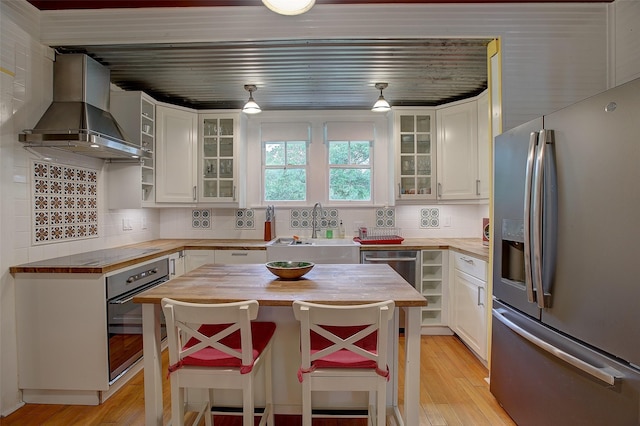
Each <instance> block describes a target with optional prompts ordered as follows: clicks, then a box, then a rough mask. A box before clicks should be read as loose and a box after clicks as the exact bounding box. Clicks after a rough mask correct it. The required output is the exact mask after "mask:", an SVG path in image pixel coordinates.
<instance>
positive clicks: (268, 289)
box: [133, 264, 427, 307]
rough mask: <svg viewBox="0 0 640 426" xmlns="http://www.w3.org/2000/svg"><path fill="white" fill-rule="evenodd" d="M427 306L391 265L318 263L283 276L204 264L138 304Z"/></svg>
mask: <svg viewBox="0 0 640 426" xmlns="http://www.w3.org/2000/svg"><path fill="white" fill-rule="evenodd" d="M380 295H384V297H385V299H391V300H394V301H395V303H396V306H403V307H410V306H427V301H426V299H425V298H424V297H423V296H422V295H421V294H420V293H418V292H417V291H416V289H414V288H413V287H412V286H411V285H409V283H407V282H406V281H405V280H404V279H403V278H402V277H401V276H400V275H398V273H396V272H395V271H394V270H393V269H392V268H391V267H390V266H389V265H380V264H377V265H371V264H367V265H363V264H353V265H346V264H340V265H324V264H322V265H315V266H314V267H313V269H312V270H311V271H309V272H308V273H307V274H306V275H305V276H304V277H302V278H300V279H297V280H282V279H280V278H278V277H276V276H275V275H273V274H272V273H271V272H269V270H268V269H267V268H266V267H265V266H264V265H259V264H249V265H203V266H200V267H199V268H197V269H194V270H193V271H191V272H188V273H186V274H184V275H182V276H180V277H178V278H174V279H173V280H171V281H168V282H166V283H164V284H162V285H160V286H157V287H154V288H152V289H151V290H147V291H145V292H143V293H141V294H139V295H137V296H134V298H133V301H134V302H135V303H155V304H159V303H160V301H161V300H162V298H163V297H168V298H172V299H178V300H181V301H184V302H193V303H226V302H237V301H241V300H246V299H247V297H250V298H251V299H255V300H257V301H258V302H259V303H260V305H261V306H291V303H292V301H294V300H305V301H307V302H315V303H329V304H334V305H347V304H363V303H375V302H380V301H381V299H380V297H381V296H380Z"/></svg>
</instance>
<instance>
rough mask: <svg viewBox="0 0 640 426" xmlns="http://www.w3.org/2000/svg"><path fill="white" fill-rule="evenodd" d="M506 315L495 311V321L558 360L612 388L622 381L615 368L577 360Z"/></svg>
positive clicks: (499, 310) (500, 311) (503, 312)
mask: <svg viewBox="0 0 640 426" xmlns="http://www.w3.org/2000/svg"><path fill="white" fill-rule="evenodd" d="M505 313H507V311H505V310H504V309H493V317H494V318H495V319H497V320H498V321H500V322H501V323H502V324H504V325H505V326H506V327H508V328H509V329H510V330H511V331H513V332H514V333H516V334H518V335H520V337H522V338H523V339H526V340H527V341H529V342H530V343H531V344H533V345H536V346H537V347H539V348H540V349H542V350H544V351H546V352H548V353H549V354H551V355H553V356H555V357H556V358H559V359H561V360H563V361H565V362H566V363H568V364H570V365H572V366H574V367H576V368H578V369H580V370H582V371H584V372H585V373H587V374H589V375H590V376H592V377H595V378H596V379H599V380H601V381H603V382H605V383H607V384H609V385H611V386H615V385H616V382H617V381H620V380H622V377H623V376H622V374H621V373H620V372H619V371H617V370H615V369H614V368H611V367H605V368H601V367H597V366H595V365H592V364H589V363H588V362H585V361H583V360H581V359H580V358H577V357H575V356H573V355H571V354H569V353H567V352H565V351H563V350H562V349H560V348H557V347H555V346H553V345H551V344H549V343H547V342H545V341H544V340H542V339H540V338H539V337H537V336H535V335H533V334H531V333H530V332H528V331H526V330H525V329H524V328H522V327H520V326H519V325H517V324H515V323H514V322H512V321H511V320H509V319H508V318H507V317H506V315H505Z"/></svg>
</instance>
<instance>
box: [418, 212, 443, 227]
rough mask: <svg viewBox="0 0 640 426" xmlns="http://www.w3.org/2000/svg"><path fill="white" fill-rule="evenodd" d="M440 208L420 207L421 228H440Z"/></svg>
mask: <svg viewBox="0 0 640 426" xmlns="http://www.w3.org/2000/svg"><path fill="white" fill-rule="evenodd" d="M439 227H440V209H438V208H430V209H420V228H439Z"/></svg>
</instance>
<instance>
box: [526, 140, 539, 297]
mask: <svg viewBox="0 0 640 426" xmlns="http://www.w3.org/2000/svg"><path fill="white" fill-rule="evenodd" d="M537 142H538V134H537V133H536V132H531V135H529V153H528V154H527V169H526V175H525V182H524V229H523V233H524V285H525V287H526V289H527V300H528V301H529V303H533V302H535V298H534V295H533V294H534V293H533V278H532V271H531V186H532V185H533V165H534V162H535V153H536V145H537Z"/></svg>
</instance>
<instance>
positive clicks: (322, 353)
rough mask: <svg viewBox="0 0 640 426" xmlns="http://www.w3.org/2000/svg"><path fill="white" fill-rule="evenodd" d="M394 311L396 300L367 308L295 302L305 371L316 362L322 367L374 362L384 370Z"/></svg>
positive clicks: (361, 364)
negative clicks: (390, 324)
mask: <svg viewBox="0 0 640 426" xmlns="http://www.w3.org/2000/svg"><path fill="white" fill-rule="evenodd" d="M394 308H395V303H394V302H393V300H387V301H385V302H378V303H371V304H365V305H324V304H316V303H309V302H302V301H295V302H294V303H293V311H294V315H295V317H296V319H297V320H298V321H300V350H301V354H302V365H301V368H302V371H307V370H309V368H310V367H311V365H312V364H313V363H314V362H315V361H323V362H322V363H319V365H320V364H321V366H323V367H330V366H336V367H338V366H340V367H350V366H355V367H364V366H368V364H370V363H371V362H374V363H375V366H376V368H377V369H379V370H385V369H386V367H387V343H388V342H387V340H388V331H389V321H390V320H391V318H393V313H394ZM354 354H355V357H354V356H353V355H354ZM363 360H364V363H363V362H362V361H363ZM367 360H368V361H370V362H369V363H367V362H366V361H367ZM350 363H351V364H352V365H349V364H350Z"/></svg>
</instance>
